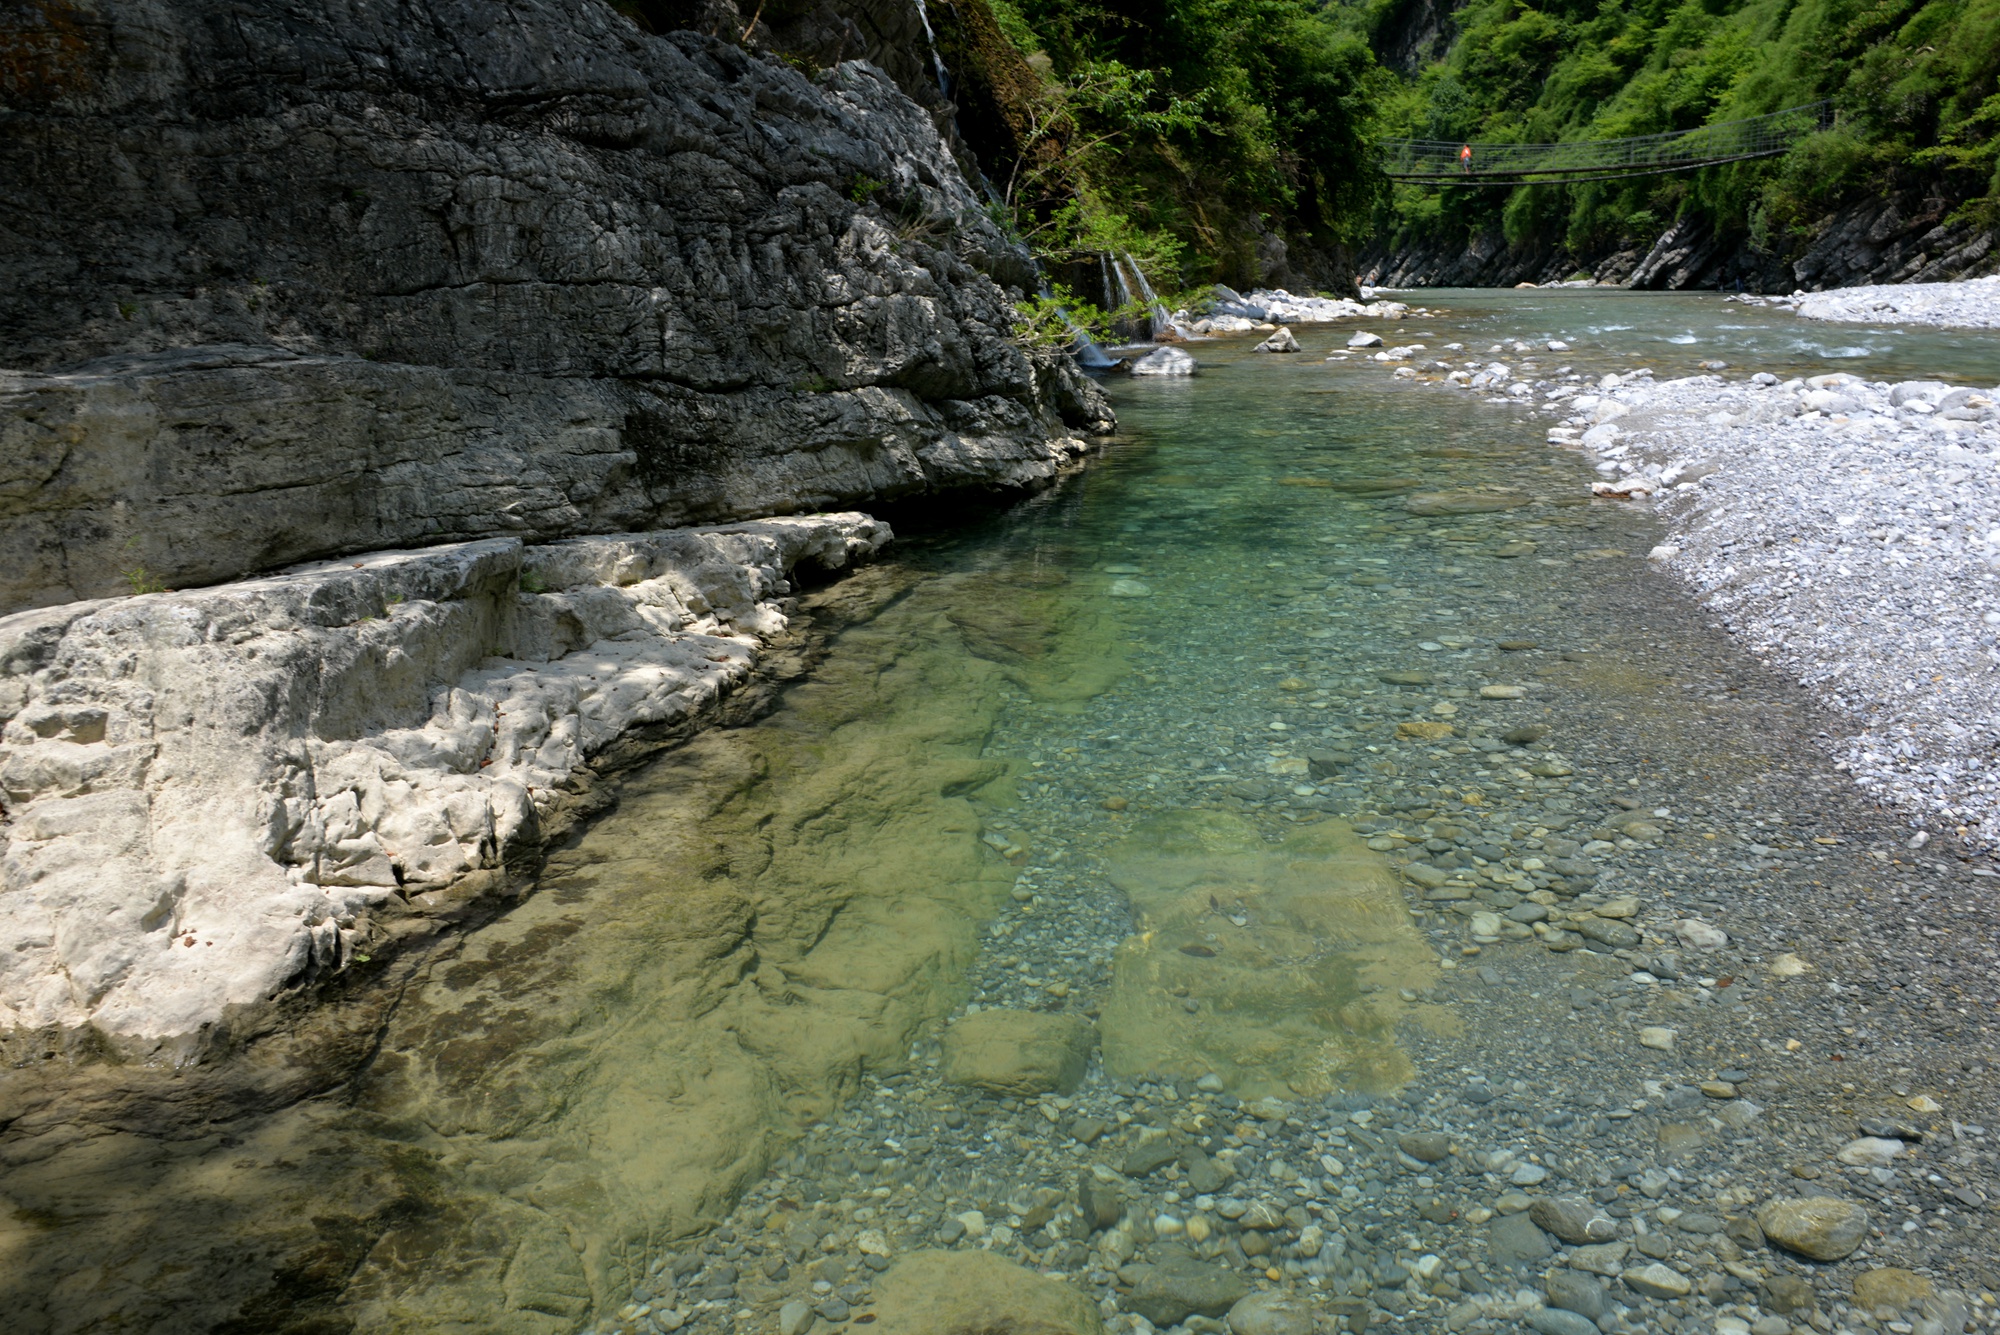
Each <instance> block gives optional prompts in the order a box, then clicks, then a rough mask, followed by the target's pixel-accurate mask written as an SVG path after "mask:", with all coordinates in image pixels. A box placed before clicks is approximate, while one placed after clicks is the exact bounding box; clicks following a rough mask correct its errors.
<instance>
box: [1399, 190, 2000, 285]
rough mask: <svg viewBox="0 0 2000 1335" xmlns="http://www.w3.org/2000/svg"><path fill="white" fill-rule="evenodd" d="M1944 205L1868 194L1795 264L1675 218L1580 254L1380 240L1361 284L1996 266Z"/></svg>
mask: <svg viewBox="0 0 2000 1335" xmlns="http://www.w3.org/2000/svg"><path fill="white" fill-rule="evenodd" d="M1949 213H1950V209H1949V208H1948V207H1947V205H1946V204H1945V202H1944V201H1941V200H1935V199H1920V198H1888V199H1872V200H1867V201H1864V202H1863V203H1860V204H1855V205H1851V206H1850V207H1848V208H1846V209H1843V210H1841V211H1840V212H1838V213H1836V214H1832V215H1830V216H1828V217H1827V218H1824V219H1822V220H1821V222H1820V223H1819V225H1818V226H1817V227H1816V228H1815V229H1814V233H1813V238H1812V241H1811V242H1810V243H1809V244H1808V245H1807V247H1806V248H1805V250H1804V252H1803V253H1801V254H1799V255H1798V257H1797V258H1796V259H1789V260H1788V259H1786V258H1784V257H1783V256H1780V255H1775V254H1772V253H1769V252H1766V251H1762V250H1759V249H1757V248H1756V247H1754V246H1752V245H1750V244H1748V243H1746V242H1745V241H1744V240H1743V239H1742V238H1740V237H1729V236H1725V235H1720V234H1718V233H1717V232H1716V231H1715V230H1714V229H1713V228H1712V227H1710V226H1708V225H1707V224H1706V223H1703V222H1701V221H1699V220H1697V219H1693V218H1688V219H1683V220H1680V221H1676V222H1675V223H1673V224H1672V225H1671V226H1669V227H1668V228H1667V229H1666V231H1664V232H1662V233H1661V234H1660V235H1659V237H1658V238H1656V239H1655V240H1654V241H1653V242H1652V243H1651V244H1650V245H1648V244H1645V243H1643V242H1641V243H1623V244H1619V245H1613V246H1609V247H1606V248H1605V249H1604V250H1602V251H1600V252H1592V253H1588V254H1584V255H1578V254H1576V253H1575V252H1573V251H1571V250H1570V249H1569V248H1568V247H1566V246H1564V245H1562V244H1561V243H1560V241H1559V240H1558V239H1556V238H1552V237H1543V238H1536V239H1532V240H1528V241H1524V242H1520V243H1518V244H1517V243H1511V242H1509V241H1508V240H1507V238H1506V237H1505V236H1504V235H1503V234H1502V232H1501V230H1500V229H1499V228H1498V227H1493V228H1489V229H1487V230H1485V231H1481V232H1478V233H1475V234H1474V235H1473V236H1471V237H1469V238H1462V239H1461V238H1443V237H1435V238H1424V239H1419V240H1417V241H1415V242H1412V243H1410V244H1407V245H1402V246H1392V245H1388V244H1380V243H1378V244H1377V245H1376V246H1374V247H1372V248H1370V249H1369V250H1368V251H1367V252H1366V253H1364V254H1363V255H1362V257H1361V281H1362V282H1364V283H1368V284H1370V285H1372V286H1378V287H1512V286H1514V284H1516V283H1559V282H1562V281H1563V280H1565V279H1569V278H1575V277H1577V276H1579V275H1587V276H1589V277H1591V278H1594V279H1595V280H1596V281H1598V282H1600V283H1621V284H1624V285H1625V286H1627V287H1636V288H1644V289H1648V290H1657V291H1679V290H1683V289H1688V288H1719V289H1723V290H1728V291H1743V292H1779V293H1783V292H1792V291H1796V290H1799V289H1801V288H1803V289H1804V290H1806V291H1809V292H1819V291H1824V290H1825V289H1828V288H1835V287H1858V286H1862V285H1865V284H1870V283H1937V282H1944V281H1947V280H1952V279H1959V278H1977V277H1980V276H1982V275H1985V274H1989V273H1996V272H2000V234H1996V233H1995V232H1994V231H1992V230H1991V229H1989V228H1983V227H1981V226H1979V225H1978V224H1977V223H1975V222H1973V221H1970V220H1967V219H1962V218H1961V219H1953V218H1951V217H1949V216H1947V215H1948V214H1949Z"/></svg>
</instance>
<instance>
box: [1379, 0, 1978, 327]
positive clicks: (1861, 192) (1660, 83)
mask: <svg viewBox="0 0 2000 1335" xmlns="http://www.w3.org/2000/svg"><path fill="white" fill-rule="evenodd" d="M1344 12H1345V13H1346V14H1347V16H1348V17H1349V19H1350V21H1352V22H1354V23H1355V24H1356V25H1357V26H1358V27H1359V28H1360V29H1362V30H1364V31H1366V32H1368V33H1369V35H1370V38H1371V41H1372V42H1373V43H1374V44H1375V47H1376V49H1377V50H1378V51H1379V52H1381V53H1382V55H1383V57H1384V60H1385V61H1386V62H1388V63H1390V64H1393V65H1397V66H1399V67H1400V68H1402V69H1403V70H1404V74H1405V77H1404V78H1403V80H1402V81H1401V84H1400V87H1399V89H1398V90H1397V92H1396V94H1395V95H1394V97H1393V98H1392V99H1391V100H1390V101H1388V102H1387V103H1385V105H1384V108H1383V124H1382V132H1383V133H1384V134H1385V135H1411V136H1418V137H1425V138H1436V139H1458V140H1471V141H1487V142H1502V143H1508V142H1513V143H1536V142H1551V141H1562V140H1572V139H1584V138H1592V139H1596V138H1612V137H1619V136H1626V135H1640V134H1654V133H1661V132H1666V131H1672V130H1684V129H1691V128H1694V127H1695V126H1699V125H1704V124H1709V123H1713V122H1717V121H1726V120H1732V119H1737V118H1741V117H1748V116H1755V115H1759V114H1762V113H1764V112H1768V111H1775V110H1778V109H1781V108H1784V107H1790V106H1795V105H1799V104H1802V103H1809V102H1814V101H1818V100H1820V99H1826V100H1828V101H1830V103H1831V105H1832V109H1833V113H1834V119H1833V121H1832V124H1831V125H1830V126H1829V127H1828V128H1827V129H1825V130H1824V131H1822V132H1820V133H1817V134H1814V135H1812V136H1810V137H1809V138H1807V139H1805V140H1804V141H1802V142H1801V143H1800V144H1799V145H1798V146H1797V147H1796V148H1794V149H1793V151H1792V152H1790V153H1789V154H1787V155H1786V156H1784V157H1782V158H1778V159H1771V160H1763V161H1756V162H1748V163H1740V164H1734V165H1730V166H1724V167H1716V168H1709V169H1706V170H1704V171H1701V172H1699V173H1695V174H1690V175H1673V176H1659V177H1651V178H1642V179H1637V180H1630V181H1622V182H1611V183H1589V184H1580V185H1575V186H1555V185H1543V186H1532V187H1518V188H1514V189H1511V190H1509V189H1501V188H1445V189H1442V190H1422V189H1417V188H1412V187H1399V188H1398V189H1397V190H1396V191H1395V193H1394V198H1393V202H1392V204H1391V205H1390V206H1388V207H1387V208H1385V209H1384V210H1383V212H1382V213H1381V214H1380V216H1379V217H1378V231H1377V235H1376V238H1375V241H1374V243H1373V245H1372V247H1371V250H1370V253H1369V256H1368V259H1367V262H1366V263H1365V264H1364V269H1365V270H1366V271H1367V272H1366V273H1365V274H1364V279H1367V278H1373V279H1374V280H1377V281H1392V282H1412V281H1422V282H1430V283H1446V282H1472V283H1501V282H1514V281H1519V280H1521V279H1550V278H1566V277H1569V276H1571V275H1572V274H1574V273H1576V272H1577V271H1579V270H1585V271H1589V272H1592V273H1594V274H1595V275H1596V276H1597V277H1599V278H1601V279H1615V280H1620V281H1625V280H1631V281H1633V282H1634V283H1635V285H1638V286H1652V287H1685V286H1727V287H1734V286H1737V285H1739V284H1740V285H1741V286H1744V287H1747V288H1752V289H1764V290H1784V291H1789V290H1791V289H1792V288H1793V287H1795V286H1804V287H1809V288H1817V287H1827V286H1836V285H1840V284H1845V283H1856V282H1866V281H1875V282H1882V281H1891V282H1893V281H1909V280H1918V279H1934V278H1941V277H1954V276H1960V275H1966V274H1976V273H1981V272H1986V271H1988V270H1990V269H1991V268H1993V267H1994V266H1995V265H1996V264H2000V252H1996V251H1995V249H1994V228H1995V224H1996V222H2000V84H1996V77H2000V2H1996V0H1685V3H1678V4H1675V3H1669V2H1668V0H1621V2H1619V3H1609V4H1602V5H1600V4H1584V3H1580V2H1579V0H1542V2H1541V3H1539V4H1529V3H1524V0H1474V3H1471V4H1466V5H1463V6H1461V7H1459V8H1458V9H1457V11H1456V12H1455V13H1441V12H1440V6H1438V5H1437V4H1435V3H1432V2H1431V0H1421V2H1419V0H1372V3H1367V4H1350V5H1348V6H1347V7H1346V9H1345V11H1344ZM1448 30H1449V31H1455V33H1456V37H1455V39H1453V40H1452V41H1451V42H1450V45H1449V47H1448V49H1446V50H1445V51H1444V52H1443V54H1442V55H1441V56H1440V57H1439V58H1436V59H1433V60H1429V61H1427V62H1426V61H1424V60H1423V59H1422V56H1423V54H1424V53H1425V52H1426V51H1428V50H1432V49H1435V47H1436V45H1437V41H1438V37H1437V34H1441V33H1443V32H1446V31H1448ZM1427 43H1428V45H1427ZM1413 56H1414V58H1413Z"/></svg>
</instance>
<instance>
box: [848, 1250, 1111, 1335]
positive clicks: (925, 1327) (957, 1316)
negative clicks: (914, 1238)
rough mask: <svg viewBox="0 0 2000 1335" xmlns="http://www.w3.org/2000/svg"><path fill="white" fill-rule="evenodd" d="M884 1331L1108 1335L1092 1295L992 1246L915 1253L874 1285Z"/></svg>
mask: <svg viewBox="0 0 2000 1335" xmlns="http://www.w3.org/2000/svg"><path fill="white" fill-rule="evenodd" d="M875 1312H876V1318H877V1320H876V1324H875V1326H874V1327H873V1329H874V1330H876V1331H879V1332H880V1335H943V1333H944V1332H950V1331H968V1332H969V1331H995V1332H998V1331H1007V1332H1012V1333H1014V1335H1103V1332H1104V1321H1103V1318H1101V1317H1100V1316H1099V1315H1098V1313H1097V1307H1096V1305H1095V1304H1093V1303H1092V1302H1091V1301H1090V1299H1089V1298H1087V1297H1085V1296H1084V1295H1083V1294H1082V1293H1081V1292H1079V1291H1078V1290H1076V1289H1074V1288H1072V1287H1071V1286H1069V1285H1068V1284H1065V1283H1063V1282H1062V1281H1061V1280H1056V1279H1048V1278H1046V1277H1044V1276H1042V1275H1038V1274H1036V1273H1035V1272H1034V1271H1032V1270H1030V1269H1028V1268H1027V1267H1026V1266H1021V1265H1016V1264H1014V1263H1013V1262H1012V1261H1007V1260H1003V1259H1002V1258H1000V1257H998V1256H995V1255H993V1254H992V1253H991V1252H980V1251H959V1252H938V1251H929V1252H913V1253H912V1254H910V1255H909V1256H906V1257H904V1258H903V1259H902V1260H900V1261H898V1262H896V1264H895V1265H893V1266H891V1267H890V1268H889V1270H888V1271H887V1272H886V1273H885V1274H884V1275H883V1276H882V1278H881V1279H879V1280H877V1281H876V1283H875Z"/></svg>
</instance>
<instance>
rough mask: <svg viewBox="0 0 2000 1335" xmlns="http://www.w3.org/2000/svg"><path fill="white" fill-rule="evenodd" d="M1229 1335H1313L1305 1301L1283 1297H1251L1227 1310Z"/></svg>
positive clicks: (1269, 1295)
mask: <svg viewBox="0 0 2000 1335" xmlns="http://www.w3.org/2000/svg"><path fill="white" fill-rule="evenodd" d="M1229 1331H1230V1335H1313V1319H1312V1311H1311V1310H1310V1309H1309V1308H1308V1307H1307V1306H1306V1300H1305V1299H1304V1298H1302V1297H1298V1296H1295V1295H1292V1294H1286V1293H1253V1294H1251V1295H1250V1296H1249V1297H1247V1298H1245V1299H1244V1300H1243V1301H1241V1302H1239V1303H1237V1304H1236V1306H1234V1307H1232V1308H1230V1309H1229Z"/></svg>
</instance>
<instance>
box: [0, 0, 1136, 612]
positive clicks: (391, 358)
mask: <svg viewBox="0 0 2000 1335" xmlns="http://www.w3.org/2000/svg"><path fill="white" fill-rule="evenodd" d="M4 23H5V25H6V28H7V31H6V32H5V33H0V37H4V38H5V42H4V47H5V50H6V52H7V59H6V60H5V62H4V63H0V96H4V99H5V102H6V104H7V106H8V108H9V116H8V119H7V123H6V128H5V133H4V135H0V176H4V178H5V179H6V180H7V181H8V189H7V191H6V192H5V196H4V199H0V274H4V275H5V278H6V281H5V282H0V367H4V368H5V371H4V374H0V612H4V611H8V610H13V609H17V608H23V607H33V606H44V605H51V604H58V603H62V602H65V601H68V600H71V599H76V598H85V597H97V596H102V595H105V594H108V593H113V592H118V591H123V590H127V589H130V588H147V587H154V586H169V587H181V586H186V585H192V584H200V583H211V582H215V581H218V580H224V579H229V578H234V577H237V576H240V575H243V574H246V573H249V572H253V571H260V570H268V569H272V568H276V567H280V566H283V565H285V564H288V563H292V562H297V561H301V560H308V559H312V558H317V557H325V556H330V555H335V554H339V553H342V552H351V551H363V550H369V549H375V548H381V547H389V546H407V545H413V544H419V543H433V542H452V541H464V540H469V539H476V538H482V537H491V536H508V537H516V538H521V539H524V540H529V541H537V540H547V539H550V538H556V537H563V536H569V535H574V534H581V533H605V532H617V531H626V530H637V529H648V528H656V527H659V526H662V525H671V524H685V523H691V522H712V521H718V520H728V519H733V518H741V517H747V516H752V515H763V514H772V513H782V512H788V511H799V510H809V509H820V508H827V507H836V506H843V505H851V504H859V503H864V502H868V501H871V500H875V499H879V498H885V497H898V496H907V495H912V494H919V493H923V492H926V491H932V490H939V489H943V488H949V487H964V486H998V487H1013V486H1022V485H1032V484H1034V483H1037V482H1040V481H1045V480H1046V479H1048V478H1049V477H1051V476H1053V475H1054V474H1055V473H1056V472H1057V471H1058V470H1060V469H1061V468H1062V467H1063V466H1064V464H1065V463H1066V462H1067V461H1068V460H1069V458H1070V457H1071V456H1072V455H1073V453H1074V451H1075V448H1076V446H1075V435H1076V432H1077V431H1079V430H1092V429H1099V430H1101V429H1103V428H1104V427H1105V426H1106V425H1107V424H1108V419H1109V414H1108V411H1107V410H1106V409H1105V407H1104V404H1103V400H1102V398H1101V396H1100V395H1098V394H1097V392H1096V390H1095V388H1094V386H1092V385H1091V384H1090V383H1089V382H1088V381H1086V380H1084V379H1082V378H1081V377H1080V376H1079V375H1078V374H1077V373H1076V371H1075V370H1074V368H1073V367H1072V366H1071V365H1069V363H1068V362H1067V361H1066V360H1065V359H1062V358H1060V357H1057V356H1052V355H1041V354H1035V353H1031V352H1029V351H1026V350H1024V349H1022V348H1021V347H1019V346H1017V345H1016V344H1015V343H1014V342H1013V341H1011V339H1010V338H1009V337H1008V333H1009V330H1010V327H1011V320H1012V311H1011V304H1010V294H1009V292H1008V290H1007V288H1008V287H1009V286H1012V287H1015V288H1022V287H1030V286H1032V285H1033V283H1034V274H1033V269H1032V265H1031V263H1030V261H1029V258H1028V256H1027V253H1026V251H1025V250H1024V249H1023V248H1022V247H1020V246H1019V245H1018V244H1015V243H1013V242H1011V241H1009V240H1008V239H1007V237H1005V236H1004V235H1003V234H1002V233H1001V231H1000V230H999V229H998V228H997V227H996V226H995V225H994V223H993V222H992V220H991V219H990V218H989V216H988V215H987V213H986V211H985V209H984V207H983V201H982V200H981V198H980V197H979V195H978V194H977V193H976V192H975V191H974V190H973V189H972V188H971V187H970V186H968V184H967V182H966V180H965V177H964V175H963V174H962V172H961V171H960V169H959V166H958V164H957V162H955V161H954V159H953V157H952V154H951V152H950V150H949V148H948V147H947V146H946V144H945V142H944V140H943V138H942V137H941V135H940V133H939V130H938V125H937V122H936V119H935V118H934V116H933V114H932V113H931V112H927V111H926V110H925V109H923V108H921V107H919V106H917V105H916V104H915V103H913V102H911V101H910V100H909V98H907V97H906V96H904V95H903V93H901V92H900V91H899V90H898V89H897V87H896V85H895V84H894V83H893V82H892V81H891V80H890V79H888V78H887V77H885V76H884V75H883V74H881V73H880V72H879V71H877V70H876V69H875V68H873V67H872V66H869V65H865V64H861V63H857V62H853V61H850V62H848V63H844V64H840V65H837V66H833V67H831V68H828V69H824V70H821V71H819V72H818V73H816V74H814V75H812V76H810V77H808V76H807V75H806V74H805V73H803V72H801V71H800V70H799V69H796V68H793V67H791V66H789V65H787V64H785V63H783V62H781V61H779V60H777V59H776V58H774V57H770V56H761V55H755V54H752V53H749V52H746V51H744V50H742V49H740V48H738V47H735V46H732V45H729V44H726V43H724V42H720V41H717V40H714V39H712V38H710V37H707V36H706V35H704V34H702V33H699V32H690V31H680V32H673V33H668V34H665V35H652V34H648V33H645V32H643V31H641V30H640V29H639V28H638V27H637V26H635V25H634V23H633V22H631V21H630V20H628V19H627V18H625V17H624V16H622V15H620V14H619V13H617V12H615V11H613V10H612V9H610V8H608V7H606V6H605V5H602V4H600V3H598V0H523V2H522V3H510V4H498V3H493V2H492V0H425V2H424V3H421V4H414V5H402V4H392V3H389V2H388V0H358V2H356V3H347V4H341V5H334V6H307V5H294V4H287V3H283V2H282V0H251V2H250V3H246V4H240V5H232V6H228V7H222V6H217V5H213V4H206V3H202V2H201V0H131V2H130V3H123V2H121V3H117V4H87V3H71V2H70V0H48V3H45V4H40V5H36V6H32V7H30V6H21V7H14V8H10V9H9V10H7V11H6V17H5V19H4Z"/></svg>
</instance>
